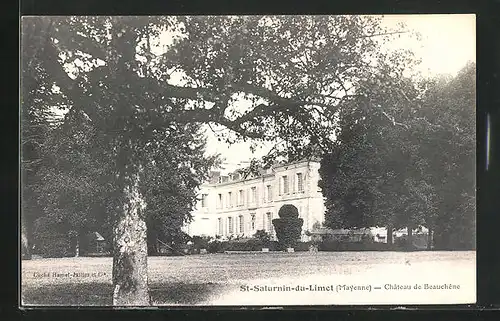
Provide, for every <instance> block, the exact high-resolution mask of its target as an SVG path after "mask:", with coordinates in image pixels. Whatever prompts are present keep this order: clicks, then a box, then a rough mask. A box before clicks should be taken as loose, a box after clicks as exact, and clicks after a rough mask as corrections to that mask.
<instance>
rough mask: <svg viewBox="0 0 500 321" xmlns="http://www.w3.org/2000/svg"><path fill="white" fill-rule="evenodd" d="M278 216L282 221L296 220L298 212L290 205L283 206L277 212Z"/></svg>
mask: <svg viewBox="0 0 500 321" xmlns="http://www.w3.org/2000/svg"><path fill="white" fill-rule="evenodd" d="M278 216H279V217H280V218H283V219H286V218H298V217H299V210H298V209H297V208H296V207H295V206H294V205H292V204H285V205H283V206H282V207H281V208H280V210H279V211H278Z"/></svg>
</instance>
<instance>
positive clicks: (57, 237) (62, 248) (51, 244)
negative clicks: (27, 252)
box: [33, 217, 74, 257]
mask: <svg viewBox="0 0 500 321" xmlns="http://www.w3.org/2000/svg"><path fill="white" fill-rule="evenodd" d="M60 230H62V228H61V226H59V224H58V223H55V222H53V221H52V220H51V219H50V218H47V217H42V218H40V219H38V220H36V221H35V225H34V230H33V235H34V238H35V242H34V243H35V249H34V250H33V252H34V254H39V255H42V256H43V257H65V256H71V255H74V249H72V246H71V241H70V237H69V236H68V235H67V234H65V233H61V232H59V231H60Z"/></svg>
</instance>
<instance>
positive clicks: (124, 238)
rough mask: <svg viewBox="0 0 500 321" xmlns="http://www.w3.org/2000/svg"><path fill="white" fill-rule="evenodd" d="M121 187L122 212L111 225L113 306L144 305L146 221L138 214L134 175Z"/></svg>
mask: <svg viewBox="0 0 500 321" xmlns="http://www.w3.org/2000/svg"><path fill="white" fill-rule="evenodd" d="M133 181H134V184H133V185H132V186H127V187H126V188H125V189H124V196H125V201H124V205H123V212H122V213H120V214H121V215H118V218H117V220H116V223H115V226H114V244H113V245H114V254H113V288H114V293H113V305H115V306H147V305H150V304H151V301H150V297H149V289H148V263H147V259H148V247H147V229H146V221H145V219H144V217H142V213H141V212H142V210H143V209H144V202H143V198H142V196H141V194H140V192H139V179H138V176H136V177H135V178H134V180H133Z"/></svg>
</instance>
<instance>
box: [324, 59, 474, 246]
mask: <svg viewBox="0 0 500 321" xmlns="http://www.w3.org/2000/svg"><path fill="white" fill-rule="evenodd" d="M474 79H475V66H474V65H473V64H468V65H467V66H466V67H465V68H464V69H463V70H462V71H461V72H460V73H459V74H458V75H457V76H456V77H454V78H449V79H446V78H438V79H421V80H420V81H416V80H415V79H414V80H411V79H406V80H405V79H402V82H405V83H406V88H405V90H404V91H402V92H401V94H402V95H399V93H397V92H396V93H395V94H394V93H386V94H385V96H380V102H379V103H378V104H379V107H378V109H372V110H367V109H366V108H364V102H363V101H362V100H360V101H358V102H356V103H355V104H353V105H352V106H351V107H350V108H346V109H344V110H341V111H340V113H339V127H340V131H339V134H338V139H337V143H336V146H335V148H334V149H333V151H332V152H331V153H329V154H328V155H326V156H325V157H324V159H323V161H322V166H321V169H320V174H321V177H322V180H321V182H320V186H321V187H322V190H323V194H324V195H325V197H326V206H327V209H328V211H327V215H326V222H327V225H329V226H331V227H349V228H351V227H370V226H377V225H378V226H393V227H396V228H401V227H407V226H416V225H421V224H422V225H426V226H428V227H430V228H435V229H436V233H435V242H436V246H437V247H445V248H450V247H451V248H457V247H459V248H470V247H472V244H473V241H472V239H473V238H474V237H473V235H474V234H475V232H474V221H475V207H474V202H475V181H474V177H475V170H474V147H475V143H474V142H475V129H474V128H475V127H474V126H475V125H474V120H475V116H474V108H475V98H474V95H475V94H474V93H475V83H474ZM384 97H385V99H384ZM384 101H385V103H384ZM453 235H454V236H453ZM458 235H460V236H458ZM450 237H451V238H454V241H451V240H450V239H449V238H450ZM444 239H446V241H445V240H444ZM459 239H461V240H459ZM465 244H467V245H465Z"/></svg>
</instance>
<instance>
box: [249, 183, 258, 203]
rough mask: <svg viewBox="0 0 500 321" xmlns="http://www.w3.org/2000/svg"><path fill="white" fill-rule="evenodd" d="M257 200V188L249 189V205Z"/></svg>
mask: <svg viewBox="0 0 500 321" xmlns="http://www.w3.org/2000/svg"><path fill="white" fill-rule="evenodd" d="M256 199H257V187H255V186H254V187H252V188H251V189H250V203H255V200H256Z"/></svg>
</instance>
